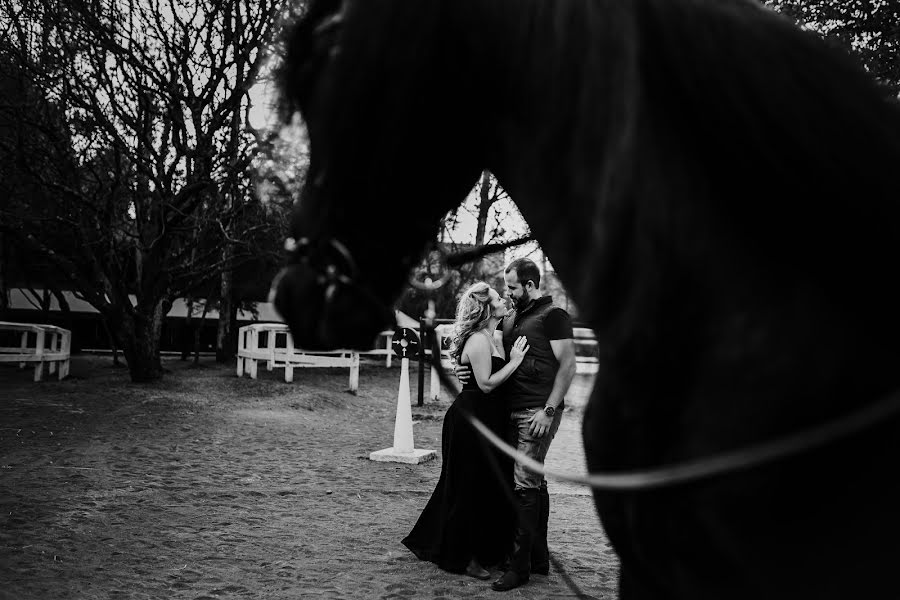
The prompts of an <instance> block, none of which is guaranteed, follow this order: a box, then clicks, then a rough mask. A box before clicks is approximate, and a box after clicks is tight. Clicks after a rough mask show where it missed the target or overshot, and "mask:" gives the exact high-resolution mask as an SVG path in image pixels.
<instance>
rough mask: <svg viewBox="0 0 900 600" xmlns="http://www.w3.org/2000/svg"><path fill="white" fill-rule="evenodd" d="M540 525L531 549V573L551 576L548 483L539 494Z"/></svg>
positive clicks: (538, 524)
mask: <svg viewBox="0 0 900 600" xmlns="http://www.w3.org/2000/svg"><path fill="white" fill-rule="evenodd" d="M538 499H539V507H538V523H537V530H536V531H535V535H534V546H533V547H532V548H531V572H532V573H537V574H538V575H549V574H550V549H549V548H548V547H547V522H548V521H549V520H550V493H549V492H548V491H547V483H546V482H544V485H542V486H541V489H540V491H539V492H538Z"/></svg>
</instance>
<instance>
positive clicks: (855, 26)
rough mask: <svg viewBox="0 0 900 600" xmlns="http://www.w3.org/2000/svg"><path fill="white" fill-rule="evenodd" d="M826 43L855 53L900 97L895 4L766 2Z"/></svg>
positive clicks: (889, 0)
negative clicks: (821, 37)
mask: <svg viewBox="0 0 900 600" xmlns="http://www.w3.org/2000/svg"><path fill="white" fill-rule="evenodd" d="M765 3H766V4H767V5H769V6H771V7H772V8H774V9H775V10H777V11H779V12H781V13H783V14H785V15H787V16H789V17H791V18H792V19H794V20H795V21H797V22H798V23H800V24H802V25H803V26H805V27H806V28H808V29H811V30H813V31H816V32H818V33H820V34H821V35H822V36H823V37H824V38H825V39H826V40H829V41H831V42H832V43H834V44H835V45H837V46H839V47H842V48H845V49H849V50H851V51H852V52H853V53H855V54H856V55H857V56H858V57H859V60H860V61H861V63H862V64H863V66H864V67H865V68H866V69H867V70H868V71H869V72H870V73H871V74H872V75H873V76H874V77H875V78H876V79H877V80H878V81H879V82H881V83H882V84H883V85H884V86H885V87H886V88H887V89H888V90H890V92H891V94H892V95H893V96H894V97H900V59H898V56H900V4H898V3H897V2H896V0H765Z"/></svg>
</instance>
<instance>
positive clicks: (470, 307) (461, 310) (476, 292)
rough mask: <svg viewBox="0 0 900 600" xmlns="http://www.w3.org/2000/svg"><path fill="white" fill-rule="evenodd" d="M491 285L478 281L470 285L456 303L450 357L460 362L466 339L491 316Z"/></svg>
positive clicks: (481, 327)
mask: <svg viewBox="0 0 900 600" xmlns="http://www.w3.org/2000/svg"><path fill="white" fill-rule="evenodd" d="M491 314H493V310H492V309H491V286H489V285H488V284H486V283H485V282H483V281H477V282H475V283H473V284H472V285H471V286H469V289H467V290H466V291H465V292H463V294H462V296H460V298H459V303H458V304H457V305H456V322H455V323H454V324H453V330H452V333H451V334H450V358H451V359H453V362H455V363H456V364H459V359H460V358H461V357H462V351H463V347H465V345H466V340H468V339H469V337H471V335H472V334H473V333H475V332H476V331H478V330H479V329H483V328H484V326H485V325H487V322H488V319H490V318H491Z"/></svg>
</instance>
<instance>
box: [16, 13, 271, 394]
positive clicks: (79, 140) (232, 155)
mask: <svg viewBox="0 0 900 600" xmlns="http://www.w3.org/2000/svg"><path fill="white" fill-rule="evenodd" d="M280 4H281V3H275V2H274V1H272V0H223V1H222V2H214V3H201V2H197V3H184V2H182V1H181V0H144V1H143V2H137V1H135V0H129V1H127V2H118V1H115V0H93V1H90V2H88V1H86V0H65V1H63V0H34V1H30V2H25V1H22V0H0V7H2V8H0V31H2V32H3V36H2V37H3V38H5V39H7V40H9V47H8V50H7V55H8V60H3V61H0V63H2V65H0V69H3V72H0V77H7V78H9V77H14V78H18V79H17V80H21V79H23V78H24V79H25V80H27V81H28V82H29V86H30V88H31V89H33V90H34V93H35V95H37V96H39V97H40V98H41V99H43V101H44V103H45V104H46V105H48V106H54V107H56V108H57V110H58V111H59V113H60V114H61V115H63V116H64V128H63V130H64V131H65V132H66V135H67V136H68V141H69V143H68V144H60V145H59V146H58V148H60V149H61V150H60V151H61V152H62V151H64V150H70V151H71V155H72V156H71V161H69V162H68V163H67V162H65V161H62V162H60V163H59V165H60V166H58V168H57V166H55V165H54V164H53V163H54V162H55V161H54V160H53V159H52V158H51V157H47V158H45V159H42V148H41V147H40V146H36V147H24V146H22V145H21V144H19V145H16V144H11V143H3V147H2V148H0V152H2V153H3V154H4V156H7V157H12V159H13V160H14V162H13V164H14V165H15V171H16V172H15V177H14V179H15V181H17V182H21V184H20V185H19V187H18V193H19V195H18V198H20V200H19V201H15V202H7V203H6V204H5V205H3V206H0V211H2V213H0V228H2V231H3V232H4V234H5V235H6V236H9V237H13V238H15V239H16V240H18V242H19V243H22V244H25V245H27V246H28V247H29V248H30V249H31V250H32V251H34V252H37V253H39V254H41V255H42V256H45V257H47V258H48V259H49V260H51V261H52V262H53V263H54V264H55V265H56V267H57V268H58V269H59V271H60V272H61V273H63V274H64V275H65V276H66V277H67V278H68V279H69V281H70V282H71V284H72V285H73V286H74V287H75V289H77V290H78V291H79V292H80V293H81V294H82V295H83V296H84V298H85V299H86V300H87V301H89V302H90V303H91V304H92V305H93V306H94V307H95V308H96V309H97V310H98V311H99V312H100V313H101V315H102V316H103V318H104V319H105V320H106V322H107V323H108V324H109V328H110V331H111V332H112V334H113V335H114V336H115V338H116V342H117V343H118V345H119V347H120V348H121V349H122V351H123V354H124V356H125V357H126V360H127V362H128V366H129V369H130V372H131V377H132V379H133V380H134V381H148V380H153V379H157V378H159V377H161V375H162V369H161V365H160V362H159V352H158V350H159V336H160V328H161V325H162V319H163V317H164V315H165V314H166V312H167V311H168V307H169V306H170V305H171V301H172V299H173V298H174V297H175V296H178V295H184V294H187V293H190V291H191V290H192V289H196V288H197V287H199V286H203V285H207V284H208V281H209V280H210V279H212V278H216V277H218V278H219V279H220V288H221V290H223V293H221V296H222V298H227V299H228V301H231V298H232V293H231V291H230V290H231V283H232V282H231V278H230V273H231V271H232V270H233V268H234V267H235V265H236V263H237V262H238V260H239V258H240V255H241V248H242V247H244V246H245V245H246V243H248V239H249V237H252V235H249V233H252V231H250V232H248V229H250V230H254V228H258V227H262V225H260V224H259V223H254V224H253V225H250V226H247V220H246V217H247V216H248V214H249V213H253V212H254V211H255V209H253V208H250V207H251V205H253V204H254V203H255V201H254V200H253V195H252V182H251V181H250V175H249V173H250V169H249V166H250V164H251V162H252V160H253V158H254V157H255V155H256V153H257V151H258V144H257V139H256V137H255V136H253V135H252V134H250V133H249V132H248V131H247V130H246V128H245V127H244V125H245V123H246V120H247V114H248V111H249V107H250V100H249V95H248V92H249V89H250V87H251V85H252V84H253V81H254V79H255V78H256V76H257V74H258V73H259V71H260V69H261V68H262V65H263V61H264V58H265V50H266V49H267V47H268V44H269V41H270V40H271V38H272V33H273V30H274V28H275V27H276V25H277V22H278V18H279V15H280V12H279V11H280V10H281V8H280ZM16 100H17V98H16V96H15V95H12V94H4V95H3V98H2V99H0V113H5V114H6V119H7V120H6V122H7V123H9V122H12V123H24V121H22V120H21V117H22V115H21V114H17V113H16V112H15V111H16V110H18V106H17V105H18V102H16ZM2 122H3V118H2V116H0V123H2ZM41 126H42V122H41V121H40V120H38V119H32V123H30V124H29V127H32V128H39V127H41ZM11 139H15V138H14V137H11V136H3V135H0V142H9V141H10V140H11ZM69 164H72V165H74V168H68V166H67V165H69ZM26 188H27V189H35V190H40V191H41V194H42V195H43V197H45V198H47V199H48V206H49V207H51V208H52V210H51V209H48V211H47V212H45V213H44V214H41V215H37V216H38V217H39V218H35V217H36V215H35V211H34V210H33V209H31V208H29V203H28V202H26V201H24V198H25V197H26V196H25V194H26V193H28V192H27V189H26ZM51 223H52V227H53V228H55V229H54V231H56V232H58V233H59V235H47V232H48V231H50V229H49V228H48V225H50V224H51ZM244 254H247V255H249V254H255V253H250V252H246V253H244ZM223 274H224V275H223ZM226 310H227V313H229V314H230V313H232V312H233V309H232V308H231V307H228V308H227V309H226ZM223 316H225V315H223Z"/></svg>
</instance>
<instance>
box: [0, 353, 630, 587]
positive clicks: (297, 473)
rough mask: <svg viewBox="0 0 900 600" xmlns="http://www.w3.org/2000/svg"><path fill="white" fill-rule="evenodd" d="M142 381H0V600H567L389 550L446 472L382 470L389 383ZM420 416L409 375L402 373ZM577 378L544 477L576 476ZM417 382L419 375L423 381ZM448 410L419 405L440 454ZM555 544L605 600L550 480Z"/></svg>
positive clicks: (587, 535)
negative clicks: (557, 472) (352, 386)
mask: <svg viewBox="0 0 900 600" xmlns="http://www.w3.org/2000/svg"><path fill="white" fill-rule="evenodd" d="M165 366H166V367H167V368H168V369H169V370H170V372H169V373H168V374H167V376H166V378H165V380H164V381H163V382H161V383H158V384H155V385H137V384H132V383H130V381H129V380H128V376H127V372H126V371H125V370H124V369H116V368H112V367H111V366H110V359H109V358H103V357H99V358H98V357H78V358H76V359H74V360H73V364H72V371H71V373H72V377H70V378H69V379H68V380H66V381H63V382H58V381H52V380H51V381H44V382H40V383H34V382H32V381H31V380H30V371H18V370H16V369H14V368H10V367H4V368H0V583H2V585H0V598H4V599H7V598H9V599H31V598H35V599H54V598H129V599H131V598H190V599H196V600H199V599H207V598H264V599H269V598H432V599H439V598H575V597H578V596H577V595H576V593H575V591H574V590H572V589H571V588H570V587H568V586H567V585H566V583H565V582H564V578H563V576H562V575H561V573H560V572H559V571H558V570H556V569H553V570H552V571H551V574H550V575H549V576H548V577H541V576H535V577H533V578H532V581H531V582H530V583H529V584H528V585H527V586H524V587H522V588H518V589H516V590H513V591H511V592H507V593H497V592H493V591H491V590H490V587H489V582H482V581H478V580H475V579H471V578H467V577H463V576H457V575H451V574H448V573H444V572H443V571H441V570H440V569H438V568H437V567H435V566H434V565H432V564H431V563H424V562H420V561H419V560H417V559H416V558H415V557H414V556H413V555H412V554H411V553H410V552H408V551H407V550H406V548H405V547H403V546H402V545H401V544H400V540H401V539H402V538H403V537H404V536H405V535H406V533H408V531H409V530H410V528H411V527H412V525H413V523H414V522H415V520H416V518H417V517H418V514H419V512H420V511H421V509H422V508H423V507H424V505H425V503H426V501H427V500H428V497H429V495H430V493H431V491H432V489H433V487H434V484H435V483H436V481H437V478H438V475H439V471H440V462H439V459H438V460H436V461H432V462H430V463H426V464H422V465H415V466H413V465H403V464H397V463H376V462H372V461H369V460H368V455H369V453H370V452H372V451H374V450H380V449H382V448H386V447H389V446H391V444H392V441H393V428H394V414H395V409H396V399H397V390H398V384H399V373H400V372H399V369H398V368H397V367H396V366H395V367H394V368H392V369H385V368H384V366H383V364H379V363H375V362H373V363H368V364H364V366H363V368H362V372H361V374H360V391H359V395H358V396H353V395H350V394H348V393H346V392H345V389H346V387H347V372H346V370H344V369H304V370H298V371H296V372H295V381H294V382H293V383H292V384H287V383H284V381H283V380H282V379H281V377H282V373H281V371H278V370H276V371H274V372H272V373H267V372H265V370H262V372H261V376H260V379H258V380H256V381H253V380H250V379H248V378H243V379H238V378H237V377H236V376H235V373H234V370H233V368H227V367H224V366H218V365H214V364H213V363H205V365H204V366H203V367H201V368H188V366H187V365H186V364H185V363H180V362H178V361H176V360H171V361H167V362H166V363H165ZM410 379H411V381H412V394H413V403H415V394H416V385H417V381H416V379H417V377H416V371H415V370H413V371H412V373H411V377H410ZM590 384H591V382H590V379H589V378H588V377H587V376H579V377H578V379H577V381H576V384H575V389H574V393H573V394H571V398H570V402H569V403H570V407H569V408H568V410H567V411H566V414H565V417H564V420H563V425H562V427H561V428H560V432H559V434H558V436H557V439H556V440H555V442H554V445H553V446H552V448H551V452H550V455H549V457H548V465H549V466H551V467H553V468H557V469H565V470H570V471H578V472H583V471H584V466H583V465H584V458H583V450H582V447H581V440H580V433H579V429H580V423H581V415H582V412H583V405H584V402H585V401H586V398H587V394H588V393H589V389H590ZM427 385H428V378H427V377H426V386H427ZM449 402H450V398H449V397H444V398H442V399H441V400H439V401H426V405H425V406H424V407H417V406H413V420H414V422H415V425H414V431H415V441H416V446H417V447H419V448H432V449H439V448H440V427H441V419H442V417H443V414H444V412H445V411H446V409H447V407H448V406H449ZM550 491H551V517H550V521H551V522H550V536H549V537H550V549H551V552H552V553H553V554H554V556H555V557H556V558H557V560H558V561H559V562H560V564H561V566H562V568H563V569H564V571H565V572H566V573H567V574H568V576H569V577H571V579H572V581H573V582H574V583H575V584H576V585H577V587H578V588H579V589H580V590H581V591H582V592H583V593H584V596H582V597H584V598H604V599H605V598H614V597H615V588H616V575H617V570H618V562H617V559H616V557H615V554H614V553H613V551H612V549H611V548H610V547H609V544H608V543H607V541H606V538H605V536H604V534H603V531H602V528H601V526H600V524H599V521H598V519H597V517H596V513H595V512H594V507H593V503H592V501H591V497H590V496H589V495H588V492H587V490H585V489H583V488H579V487H577V486H572V485H567V484H561V483H557V482H551V487H550Z"/></svg>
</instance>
